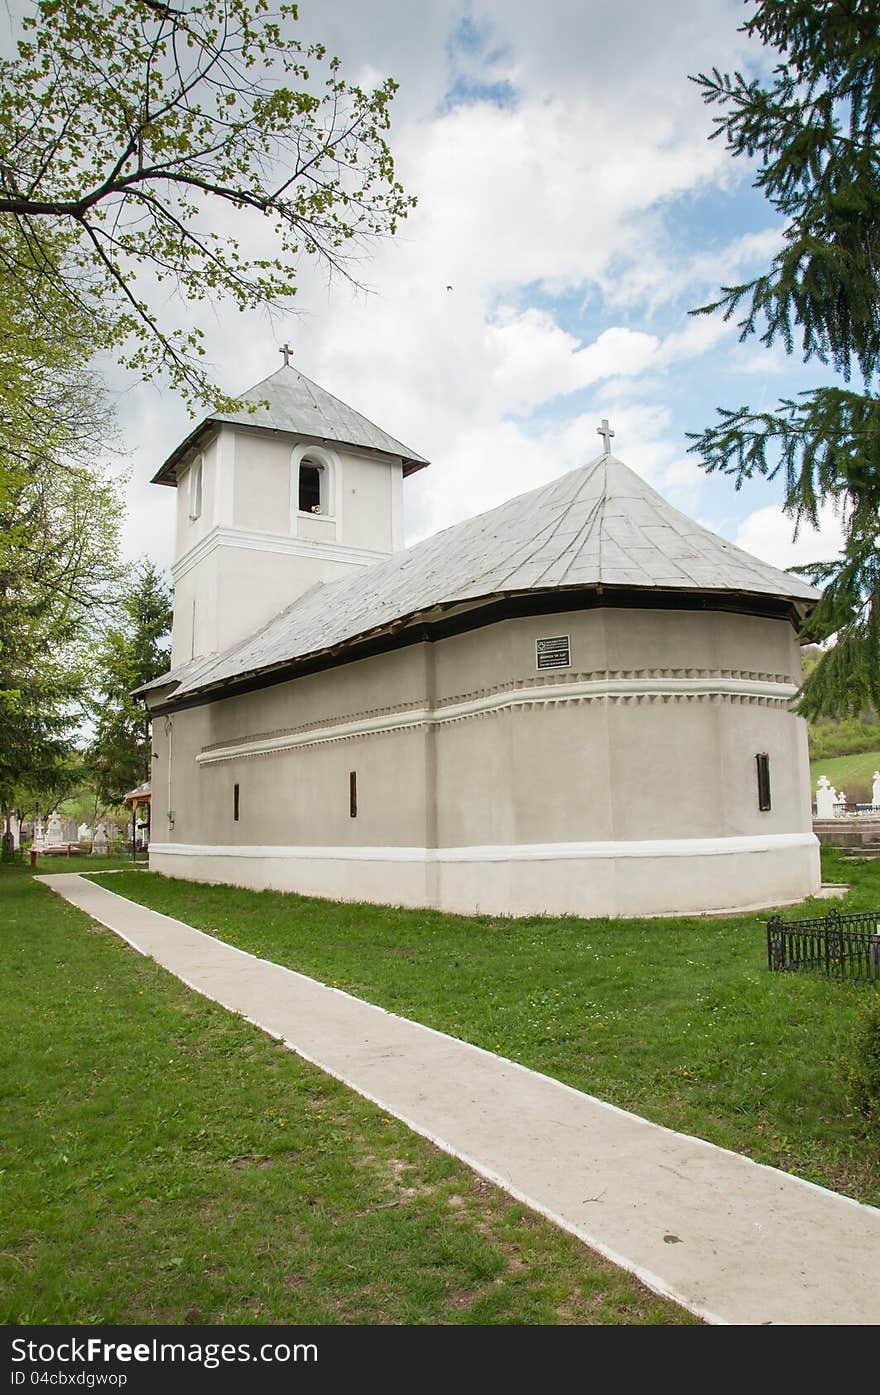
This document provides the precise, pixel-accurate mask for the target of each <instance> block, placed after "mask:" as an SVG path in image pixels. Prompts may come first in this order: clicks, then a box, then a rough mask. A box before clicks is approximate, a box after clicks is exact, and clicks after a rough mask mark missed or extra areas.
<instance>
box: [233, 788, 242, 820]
mask: <svg viewBox="0 0 880 1395" xmlns="http://www.w3.org/2000/svg"><path fill="white" fill-rule="evenodd" d="M238 791H239V787H238V785H233V786H232V817H233V820H234V821H235V823H238V814H239V809H240V807H241V801H240V799H239V792H238Z"/></svg>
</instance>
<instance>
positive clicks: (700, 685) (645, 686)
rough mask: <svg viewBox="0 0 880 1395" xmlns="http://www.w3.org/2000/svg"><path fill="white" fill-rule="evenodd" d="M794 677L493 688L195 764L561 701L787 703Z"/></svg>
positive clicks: (262, 741)
mask: <svg viewBox="0 0 880 1395" xmlns="http://www.w3.org/2000/svg"><path fill="white" fill-rule="evenodd" d="M796 692H797V687H796V686H795V685H794V684H793V683H766V682H758V681H753V680H751V679H745V678H743V679H730V678H660V679H657V678H652V679H647V680H646V679H644V678H616V679H611V678H605V679H587V680H582V681H579V682H574V683H554V684H552V685H543V686H535V687H531V688H518V689H516V690H515V691H513V692H510V691H508V692H505V693H492V694H489V695H488V696H484V697H479V698H473V699H471V700H470V701H467V702H457V703H447V704H440V705H438V706H436V707H434V708H433V709H431V708H428V707H418V708H410V709H409V710H402V711H401V710H399V711H397V712H391V713H382V714H381V715H379V716H375V717H363V718H360V719H358V720H355V721H349V722H345V721H343V722H338V723H336V724H332V723H328V724H327V725H325V726H321V727H317V728H315V727H311V728H310V729H309V730H307V731H300V732H290V733H287V734H284V735H274V736H272V735H270V736H265V737H256V738H254V739H253V740H245V741H239V742H235V743H234V744H233V743H231V744H229V745H227V746H214V747H211V748H209V749H207V750H204V751H201V752H200V753H199V755H197V756H196V761H197V763H198V764H199V765H212V764H215V763H216V762H217V761H226V760H241V759H243V758H244V757H246V756H267V755H275V754H276V753H278V752H281V751H295V750H300V749H302V748H303V747H307V746H321V745H326V744H328V743H330V742H335V741H350V740H352V739H354V738H355V737H360V736H377V735H383V734H387V733H390V732H399V731H406V730H408V729H411V728H417V727H437V726H446V725H447V724H448V723H450V722H461V721H465V720H467V719H468V718H472V717H486V716H490V715H493V714H497V713H500V712H505V711H515V710H517V709H523V708H534V707H552V706H555V705H557V704H559V703H576V704H579V703H583V702H595V701H597V700H604V701H616V702H620V701H626V702H645V701H663V702H669V701H681V700H694V699H701V698H702V699H705V698H724V699H727V700H729V701H736V702H742V701H752V702H755V701H760V702H770V703H776V704H780V705H784V706H787V705H788V703H789V702H790V701H791V699H792V698H793V697H794V696H795V693H796Z"/></svg>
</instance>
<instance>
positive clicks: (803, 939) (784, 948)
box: [767, 911, 880, 978]
mask: <svg viewBox="0 0 880 1395" xmlns="http://www.w3.org/2000/svg"><path fill="white" fill-rule="evenodd" d="M767 967H768V968H769V969H771V970H773V969H776V970H785V969H791V970H797V969H813V970H818V971H819V972H821V973H826V974H834V975H836V976H837V977H840V978H844V977H845V978H880V911H861V912H853V913H852V914H850V915H845V914H841V912H840V911H831V912H830V913H829V914H828V915H824V916H821V917H819V918H818V919H816V920H782V918H781V917H780V916H778V915H777V916H773V918H772V920H768V922H767Z"/></svg>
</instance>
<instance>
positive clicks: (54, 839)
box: [45, 814, 64, 848]
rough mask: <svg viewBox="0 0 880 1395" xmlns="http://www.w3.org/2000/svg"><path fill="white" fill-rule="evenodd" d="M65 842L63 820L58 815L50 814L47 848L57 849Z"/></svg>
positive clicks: (47, 827) (46, 839)
mask: <svg viewBox="0 0 880 1395" xmlns="http://www.w3.org/2000/svg"><path fill="white" fill-rule="evenodd" d="M63 842H64V828H63V827H62V824H61V819H60V818H59V816H58V815H57V814H50V815H49V822H48V824H47V826H46V838H45V843H46V846H47V847H49V848H57V847H58V845H59V844H60V843H63Z"/></svg>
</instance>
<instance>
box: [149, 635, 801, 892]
mask: <svg viewBox="0 0 880 1395" xmlns="http://www.w3.org/2000/svg"><path fill="white" fill-rule="evenodd" d="M743 620H750V617H741V616H731V615H718V614H715V615H713V614H706V613H697V614H690V613H687V612H686V613H684V615H682V612H651V613H648V612H641V613H637V614H633V613H632V612H621V611H612V610H591V611H584V612H579V613H567V614H561V615H557V616H549V617H541V618H529V619H517V620H510V621H504V622H501V623H499V624H496V625H493V626H489V627H486V628H484V629H480V630H476V631H473V632H470V633H468V634H464V635H459V636H454V637H451V638H448V639H445V640H441V641H438V642H436V643H435V644H433V645H416V646H412V647H410V648H407V649H403V650H399V651H396V652H392V653H389V654H385V655H380V656H376V657H374V658H372V659H368V660H363V661H361V662H359V663H354V664H348V665H344V666H341V667H339V668H337V669H333V670H330V671H327V672H324V673H320V674H314V675H310V676H308V677H305V678H302V679H299V680H297V681H295V682H288V683H284V684H279V685H277V686H275V687H272V688H267V689H263V690H261V691H258V692H254V693H251V694H246V695H242V696H240V697H238V698H235V699H228V700H226V701H223V702H217V703H214V704H211V705H209V706H206V707H201V708H195V709H190V710H187V711H183V712H180V713H178V714H176V715H175V717H174V718H173V725H174V733H175V734H174V737H173V741H174V759H173V784H174V787H175V793H174V795H173V798H174V800H175V804H176V806H177V807H176V815H175V824H174V828H173V829H171V830H169V831H168V832H167V834H162V833H161V832H160V831H159V828H158V827H156V828H155V829H154V839H155V842H154V849H153V863H152V865H154V866H155V867H156V868H157V869H158V870H161V871H168V872H171V873H173V874H177V875H181V874H183V875H186V876H193V877H197V878H198V877H202V876H204V877H208V878H209V879H211V880H219V881H231V882H234V883H237V884H241V885H253V886H258V885H272V886H277V887H279V888H281V889H292V890H301V891H304V892H310V893H313V894H319V895H330V896H340V897H347V898H354V899H367V900H377V901H389V902H400V903H401V904H412V905H417V904H437V905H440V906H442V907H444V908H446V909H449V910H455V911H467V910H475V909H477V908H478V907H479V908H481V909H484V910H490V911H492V913H499V912H504V911H509V912H511V913H528V912H531V911H535V912H537V911H540V910H547V911H550V912H553V913H558V912H562V911H570V912H575V913H579V914H649V913H660V912H662V911H675V910H692V909H701V908H703V909H709V908H725V907H728V906H735V905H743V906H745V905H757V904H767V903H770V902H774V901H777V902H778V901H790V900H797V899H799V898H800V897H802V896H803V895H806V894H807V893H808V892H809V891H811V890H815V889H816V887H817V886H818V845H817V844H816V841H815V839H814V838H813V835H812V833H811V832H810V821H809V803H808V798H809V796H808V789H809V783H808V782H809V776H808V767H807V765H806V747H805V743H804V740H803V730H802V729H803V723H801V722H800V720H799V719H796V718H794V717H792V716H791V714H790V713H789V712H788V711H787V702H788V699H789V698H790V696H791V695H792V694H793V692H794V687H795V684H796V682H797V677H796V675H795V674H793V673H792V672H791V669H792V664H793V662H794V661H796V659H797V651H796V649H794V648H793V646H792V643H791V637H790V626H788V625H787V623H786V622H783V621H773V620H756V621H755V623H754V624H748V625H745V626H744V625H742V624H741V622H742V621H743ZM556 633H566V634H570V635H571V643H572V669H571V670H563V671H560V672H552V673H550V674H547V675H545V674H538V673H537V672H536V669H535V648H534V642H535V638H536V637H540V636H541V635H542V634H543V635H546V634H556ZM609 635H610V643H609ZM639 635H641V638H642V642H644V643H645V648H644V649H641V650H640V649H639ZM728 641H729V643H728ZM738 646H739V647H738ZM645 654H647V659H648V662H647V663H646V661H645V658H644V657H642V659H641V663H640V664H639V665H638V666H636V665H635V664H632V665H631V666H630V667H628V668H625V669H619V668H616V667H615V664H616V663H619V662H620V659H621V658H623V659H626V660H630V661H632V660H635V659H636V658H638V657H639V656H640V655H645ZM661 657H662V658H663V659H664V660H665V662H664V663H663V664H662V665H661V664H659V663H658V662H657V661H658V660H659V659H660V658H661ZM751 665H761V666H763V667H760V668H758V667H752V666H751ZM743 674H745V676H743ZM759 674H762V675H763V677H761V676H757V675H759ZM156 725H157V727H160V726H161V725H162V724H161V721H160V722H159V723H157V724H156ZM224 743H226V744H225V745H224ZM257 749H259V750H260V751H261V754H256V753H255V752H256V750H257ZM759 751H767V752H768V753H769V754H770V758H771V787H772V794H773V807H772V809H771V811H770V812H769V813H761V812H760V811H759V810H758V807H757V804H758V801H757V789H756V776H755V755H756V754H757V752H759ZM242 752H243V753H242ZM160 763H161V762H160ZM352 770H355V771H356V772H357V788H358V815H357V818H356V819H353V818H351V816H350V812H349V785H348V778H349V773H350V771H352ZM236 783H238V784H239V787H240V800H241V818H240V820H239V821H238V823H235V822H234V821H233V819H232V803H233V800H232V790H233V786H234V784H236ZM805 793H806V798H805ZM157 812H158V807H157ZM685 893H686V894H685Z"/></svg>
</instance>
